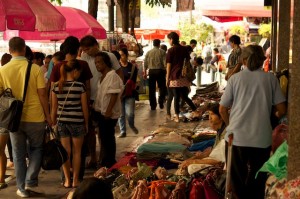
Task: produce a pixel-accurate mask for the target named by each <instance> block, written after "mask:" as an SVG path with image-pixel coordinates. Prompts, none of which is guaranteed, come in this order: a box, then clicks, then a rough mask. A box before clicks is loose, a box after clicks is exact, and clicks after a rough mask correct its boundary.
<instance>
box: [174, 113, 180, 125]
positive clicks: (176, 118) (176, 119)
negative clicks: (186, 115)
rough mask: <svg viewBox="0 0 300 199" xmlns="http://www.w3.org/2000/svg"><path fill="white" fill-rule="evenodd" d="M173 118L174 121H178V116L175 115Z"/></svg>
mask: <svg viewBox="0 0 300 199" xmlns="http://www.w3.org/2000/svg"><path fill="white" fill-rule="evenodd" d="M173 120H174V122H176V123H178V122H179V116H178V115H175V116H174V119H173Z"/></svg>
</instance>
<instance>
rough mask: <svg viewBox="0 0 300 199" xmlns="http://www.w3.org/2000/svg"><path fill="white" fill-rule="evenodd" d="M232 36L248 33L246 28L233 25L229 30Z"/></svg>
mask: <svg viewBox="0 0 300 199" xmlns="http://www.w3.org/2000/svg"><path fill="white" fill-rule="evenodd" d="M229 33H230V34H231V35H244V34H245V33H246V30H245V27H244V26H242V25H233V26H231V27H230V28H229Z"/></svg>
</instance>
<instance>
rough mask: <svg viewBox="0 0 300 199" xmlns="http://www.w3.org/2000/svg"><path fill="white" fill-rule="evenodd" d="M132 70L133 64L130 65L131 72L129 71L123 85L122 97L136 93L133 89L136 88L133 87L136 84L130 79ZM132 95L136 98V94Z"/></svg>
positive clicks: (133, 68)
mask: <svg viewBox="0 0 300 199" xmlns="http://www.w3.org/2000/svg"><path fill="white" fill-rule="evenodd" d="M134 70H135V66H134V65H132V67H131V73H130V78H129V79H128V80H127V82H126V83H125V85H124V91H123V94H122V98H125V97H132V96H134V95H136V93H135V91H136V89H135V87H136V84H135V83H134V81H133V80H132V77H133V73H134ZM136 92H137V91H136ZM137 94H138V93H137ZM134 97H135V98H136V96H134Z"/></svg>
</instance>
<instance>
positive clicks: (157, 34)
mask: <svg viewBox="0 0 300 199" xmlns="http://www.w3.org/2000/svg"><path fill="white" fill-rule="evenodd" d="M170 32H176V33H177V34H179V35H180V31H179V30H165V29H137V28H136V29H134V33H135V36H136V38H137V39H140V38H141V37H142V36H143V37H144V39H146V40H153V39H164V38H165V37H166V35H168V34H169V33H170Z"/></svg>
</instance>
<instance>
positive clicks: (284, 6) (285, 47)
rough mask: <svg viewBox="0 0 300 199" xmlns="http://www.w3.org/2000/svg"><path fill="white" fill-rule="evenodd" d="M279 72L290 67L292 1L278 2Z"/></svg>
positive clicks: (283, 0) (279, 0) (282, 0)
mask: <svg viewBox="0 0 300 199" xmlns="http://www.w3.org/2000/svg"><path fill="white" fill-rule="evenodd" d="M278 2H279V3H278V8H279V9H278V14H279V15H278V24H277V25H278V35H277V68H276V69H277V70H276V71H281V70H283V69H285V68H288V67H289V49H290V24H291V17H290V15H291V13H290V10H291V0H278Z"/></svg>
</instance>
